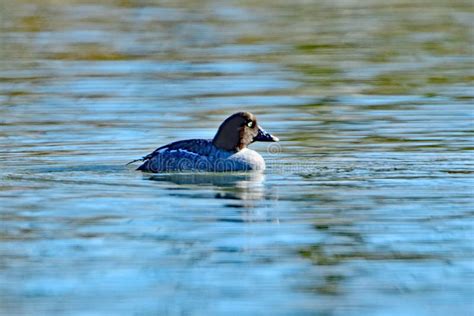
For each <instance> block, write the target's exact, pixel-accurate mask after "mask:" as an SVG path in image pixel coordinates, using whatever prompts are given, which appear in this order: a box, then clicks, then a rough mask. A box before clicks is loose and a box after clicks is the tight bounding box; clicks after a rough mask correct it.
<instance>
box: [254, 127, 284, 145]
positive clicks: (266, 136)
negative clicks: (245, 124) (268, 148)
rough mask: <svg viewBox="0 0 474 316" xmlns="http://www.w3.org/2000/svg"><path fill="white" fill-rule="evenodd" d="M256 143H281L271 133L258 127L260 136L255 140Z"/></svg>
mask: <svg viewBox="0 0 474 316" xmlns="http://www.w3.org/2000/svg"><path fill="white" fill-rule="evenodd" d="M253 140H254V141H255V142H277V141H279V139H278V137H275V136H273V135H272V134H270V133H267V132H266V131H265V130H264V129H262V128H261V127H260V126H259V127H258V134H257V136H255V138H254V139H253Z"/></svg>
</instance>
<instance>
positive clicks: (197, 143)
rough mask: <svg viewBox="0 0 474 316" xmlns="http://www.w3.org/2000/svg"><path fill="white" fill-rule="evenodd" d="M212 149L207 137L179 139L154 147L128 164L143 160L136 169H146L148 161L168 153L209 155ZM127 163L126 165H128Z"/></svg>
mask: <svg viewBox="0 0 474 316" xmlns="http://www.w3.org/2000/svg"><path fill="white" fill-rule="evenodd" d="M212 149H213V146H212V141H211V140H209V139H186V140H180V141H177V142H173V143H170V144H168V145H165V146H161V147H159V148H157V149H155V150H154V151H153V152H152V153H150V154H148V155H146V156H144V157H142V158H140V159H136V160H133V161H130V162H129V163H128V164H131V163H134V162H137V161H143V162H144V163H143V164H142V165H141V166H140V167H138V169H137V170H147V169H148V168H147V166H148V165H149V162H150V161H152V160H155V159H156V158H158V157H159V156H166V155H168V154H170V153H173V154H174V156H175V157H177V155H176V154H179V156H183V157H184V156H197V155H198V156H209V155H210V154H211V151H212ZM128 164H127V165H128Z"/></svg>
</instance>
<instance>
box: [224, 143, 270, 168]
mask: <svg viewBox="0 0 474 316" xmlns="http://www.w3.org/2000/svg"><path fill="white" fill-rule="evenodd" d="M228 159H229V160H230V161H232V162H233V163H234V165H235V166H236V170H265V160H263V157H262V156H261V155H260V154H259V153H258V152H256V151H254V150H252V149H248V148H245V149H242V150H241V151H239V152H237V153H235V154H233V155H232V156H230V157H229V158H228ZM239 168H240V169H239Z"/></svg>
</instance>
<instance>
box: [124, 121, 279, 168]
mask: <svg viewBox="0 0 474 316" xmlns="http://www.w3.org/2000/svg"><path fill="white" fill-rule="evenodd" d="M255 141H263V142H276V141H278V138H277V137H275V136H273V135H270V134H269V133H267V132H265V131H264V130H263V129H262V128H261V127H260V126H259V125H258V124H257V119H256V118H255V116H254V115H253V114H252V113H249V112H239V113H235V114H233V115H231V116H230V117H228V118H227V119H226V120H225V121H224V122H223V123H222V124H221V126H220V127H219V129H218V130H217V133H216V135H215V136H214V138H213V139H212V140H211V139H187V140H181V141H177V142H174V143H171V144H168V145H165V146H162V147H160V148H158V149H156V150H155V151H154V152H152V153H151V154H149V155H146V156H145V157H143V158H142V159H138V160H134V161H132V162H135V161H140V160H141V161H144V162H143V164H142V165H141V166H140V167H138V169H137V170H141V171H145V172H155V173H157V172H167V171H211V172H212V171H214V172H223V171H248V170H264V169H265V161H264V160H263V158H262V156H260V155H259V154H258V153H257V152H256V151H253V150H251V149H248V148H247V146H248V145H250V144H251V143H253V142H255Z"/></svg>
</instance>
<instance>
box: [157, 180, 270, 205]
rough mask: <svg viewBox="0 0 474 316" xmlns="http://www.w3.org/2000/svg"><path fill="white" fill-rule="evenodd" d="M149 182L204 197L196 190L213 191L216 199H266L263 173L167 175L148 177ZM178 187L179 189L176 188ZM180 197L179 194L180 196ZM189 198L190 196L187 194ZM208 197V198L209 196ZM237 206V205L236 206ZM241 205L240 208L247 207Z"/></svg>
mask: <svg viewBox="0 0 474 316" xmlns="http://www.w3.org/2000/svg"><path fill="white" fill-rule="evenodd" d="M148 179H149V180H152V181H158V182H163V183H168V184H172V186H169V187H167V189H170V190H176V189H178V190H186V191H189V192H190V193H191V194H193V195H194V194H196V198H201V197H204V196H203V194H205V193H199V192H198V191H196V189H212V191H213V192H215V195H214V197H215V198H216V199H229V200H242V201H258V200H262V199H265V190H264V185H263V183H264V180H265V175H264V174H263V173H261V172H250V173H167V174H157V175H153V176H149V177H148ZM175 185H178V186H179V187H176V186H175ZM178 195H179V194H178ZM186 196H188V197H189V194H186ZM207 197H208V196H207ZM234 206H236V205H234ZM245 206H246V205H241V206H238V207H245Z"/></svg>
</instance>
